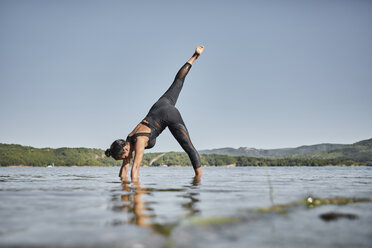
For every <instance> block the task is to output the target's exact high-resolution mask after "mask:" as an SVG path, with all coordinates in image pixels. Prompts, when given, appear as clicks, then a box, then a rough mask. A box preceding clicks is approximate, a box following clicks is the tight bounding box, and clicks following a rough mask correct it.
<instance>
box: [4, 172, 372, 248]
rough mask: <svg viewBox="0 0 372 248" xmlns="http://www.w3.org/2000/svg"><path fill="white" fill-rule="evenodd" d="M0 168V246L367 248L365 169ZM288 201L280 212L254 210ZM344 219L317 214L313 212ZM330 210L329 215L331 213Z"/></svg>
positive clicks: (371, 194) (370, 215)
mask: <svg viewBox="0 0 372 248" xmlns="http://www.w3.org/2000/svg"><path fill="white" fill-rule="evenodd" d="M118 170H119V168H117V167H72V168H69V167H54V168H0V200H1V201H0V220H1V222H0V223H1V224H0V246H2V247H9V246H13V247H24V246H29V247H31V246H34V247H43V246H44V247H50V246H53V247H103V246H105V247H136V248H138V247H229V246H233V247H309V246H314V247H372V238H371V237H372V224H371V223H372V203H371V202H357V203H352V204H347V205H338V204H329V205H324V206H319V207H316V208H307V207H306V206H305V205H293V206H291V203H292V202H296V201H297V202H298V201H299V200H301V199H307V198H309V196H311V197H318V198H327V199H328V198H335V197H343V198H349V199H351V198H353V199H354V198H356V199H371V198H372V187H371V183H372V174H371V172H372V168H370V167H319V168H314V167H311V168H310V167H269V168H263V167H247V168H227V167H222V168H214V167H209V168H203V170H204V175H203V178H202V180H201V181H197V180H195V179H194V178H193V171H192V169H191V168H182V167H170V168H141V171H140V182H138V183H123V184H122V183H121V182H120V181H119V179H118V178H117V174H118ZM278 204H289V207H288V208H287V209H286V210H285V212H281V211H266V212H265V211H257V210H259V209H263V208H265V207H270V206H276V205H278ZM329 213H331V214H333V213H337V214H341V215H340V216H341V217H342V216H352V218H339V219H335V220H334V221H325V220H324V219H322V218H321V217H320V216H321V215H322V214H329ZM331 216H333V215H331Z"/></svg>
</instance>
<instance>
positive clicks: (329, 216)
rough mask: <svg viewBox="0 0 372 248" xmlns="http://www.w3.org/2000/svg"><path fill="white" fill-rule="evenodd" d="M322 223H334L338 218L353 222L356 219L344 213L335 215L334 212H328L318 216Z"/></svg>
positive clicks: (352, 215)
mask: <svg viewBox="0 0 372 248" xmlns="http://www.w3.org/2000/svg"><path fill="white" fill-rule="evenodd" d="M319 217H320V218H321V219H322V220H324V221H336V220H338V219H340V218H344V219H349V220H355V219H357V218H358V216H357V215H355V214H344V213H336V212H329V213H325V214H321V215H320V216H319Z"/></svg>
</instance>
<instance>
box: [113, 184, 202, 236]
mask: <svg viewBox="0 0 372 248" xmlns="http://www.w3.org/2000/svg"><path fill="white" fill-rule="evenodd" d="M199 186H200V178H197V177H194V178H193V180H192V181H191V183H190V185H186V186H184V187H183V188H178V189H175V188H170V189H159V188H147V187H142V186H141V183H140V182H139V181H134V182H130V181H129V180H127V179H125V180H123V182H122V189H121V190H122V193H121V194H120V200H121V202H122V204H120V206H116V207H114V210H119V211H122V212H123V213H125V214H126V215H127V216H128V219H127V221H126V222H124V223H126V224H135V225H138V226H148V227H151V228H152V229H153V230H154V231H156V232H158V233H162V234H164V235H168V234H169V233H170V231H171V229H172V227H173V226H175V225H176V224H177V223H171V224H158V223H157V222H156V213H155V211H154V209H153V208H151V207H150V205H151V204H156V203H158V201H157V200H156V199H153V200H151V201H149V202H147V201H143V199H142V197H143V196H146V195H151V196H152V193H153V192H157V193H161V194H166V193H172V192H182V193H183V194H182V195H181V197H182V198H184V199H188V200H189V201H188V202H186V203H182V204H181V205H180V207H181V208H182V209H184V210H185V211H186V214H185V216H186V217H189V216H194V215H196V214H198V213H200V209H198V207H197V204H196V203H198V202H199V201H200V199H199V192H198V189H199ZM154 197H155V194H154ZM160 198H161V197H160ZM113 201H116V199H115V197H114V198H113ZM181 220H182V218H181ZM177 222H178V221H177Z"/></svg>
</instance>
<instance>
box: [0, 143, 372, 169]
mask: <svg viewBox="0 0 372 248" xmlns="http://www.w3.org/2000/svg"><path fill="white" fill-rule="evenodd" d="M200 160H201V163H202V165H203V166H225V165H235V166H336V165H343V166H351V165H372V163H371V162H370V161H354V160H346V159H344V160H342V159H318V158H270V159H269V158H255V157H246V156H228V155H218V154H201V155H200ZM53 163H54V164H55V165H56V166H120V165H121V163H122V162H121V161H116V160H114V159H112V158H107V157H105V155H104V151H103V150H101V149H90V148H58V149H52V148H34V147H30V146H21V145H9V144H0V165H1V166H10V165H25V166H47V165H50V164H53ZM143 165H144V166H161V165H167V166H191V162H190V160H189V158H188V156H187V154H186V153H184V152H168V153H165V154H162V153H147V154H145V155H144V159H143Z"/></svg>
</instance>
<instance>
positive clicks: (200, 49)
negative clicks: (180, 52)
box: [195, 46, 204, 55]
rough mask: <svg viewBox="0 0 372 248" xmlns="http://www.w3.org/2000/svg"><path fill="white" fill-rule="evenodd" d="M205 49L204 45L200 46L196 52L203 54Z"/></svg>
mask: <svg viewBox="0 0 372 248" xmlns="http://www.w3.org/2000/svg"><path fill="white" fill-rule="evenodd" d="M203 51H204V46H198V47H197V48H196V49H195V53H196V54H197V55H200V54H202V53H203Z"/></svg>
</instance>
